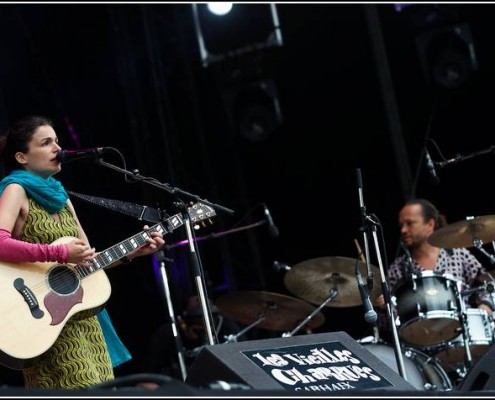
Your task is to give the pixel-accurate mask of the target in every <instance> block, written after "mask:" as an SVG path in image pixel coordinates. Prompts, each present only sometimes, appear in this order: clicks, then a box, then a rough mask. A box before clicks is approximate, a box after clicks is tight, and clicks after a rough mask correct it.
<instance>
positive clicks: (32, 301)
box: [14, 278, 45, 319]
mask: <svg viewBox="0 0 495 400" xmlns="http://www.w3.org/2000/svg"><path fill="white" fill-rule="evenodd" d="M14 287H15V288H16V290H17V291H18V292H19V294H20V295H21V296H22V298H23V299H24V301H25V302H26V304H27V305H28V307H29V310H30V311H31V315H32V316H33V317H34V318H36V319H40V318H43V315H44V314H45V313H44V312H43V310H41V309H40V307H39V303H38V300H36V296H35V295H34V293H33V291H32V290H31V289H29V288H28V287H27V286H26V285H25V284H24V279H22V278H17V279H16V280H15V281H14Z"/></svg>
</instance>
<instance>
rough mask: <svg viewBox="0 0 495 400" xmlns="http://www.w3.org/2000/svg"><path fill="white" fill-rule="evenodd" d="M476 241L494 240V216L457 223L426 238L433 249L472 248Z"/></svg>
mask: <svg viewBox="0 0 495 400" xmlns="http://www.w3.org/2000/svg"><path fill="white" fill-rule="evenodd" d="M476 239H480V240H481V241H482V242H483V243H487V242H491V241H493V240H495V215H485V216H481V217H474V218H473V219H466V220H465V221H458V222H454V223H452V224H449V225H446V226H444V227H442V228H439V229H437V230H436V231H435V232H433V233H432V234H431V235H430V237H429V238H428V242H429V243H430V244H431V245H433V246H435V247H443V248H446V249H454V248H459V247H466V248H468V247H473V246H475V245H476Z"/></svg>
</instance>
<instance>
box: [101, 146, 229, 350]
mask: <svg viewBox="0 0 495 400" xmlns="http://www.w3.org/2000/svg"><path fill="white" fill-rule="evenodd" d="M119 154H120V153H119ZM94 162H95V164H97V165H102V166H104V167H107V168H110V169H113V170H115V171H118V172H121V173H123V174H124V175H125V176H126V177H129V178H130V180H131V182H133V183H135V182H144V183H147V184H149V185H152V186H155V187H157V188H159V189H163V190H165V191H167V192H168V193H170V194H172V195H173V196H175V197H176V198H177V199H179V200H180V201H179V202H176V203H179V204H180V205H181V206H182V209H183V210H182V213H183V216H184V221H183V222H184V225H185V227H186V232H187V238H188V242H189V248H190V255H191V260H192V264H193V272H194V274H195V283H196V286H197V292H198V298H199V300H200V303H201V308H202V311H203V319H204V326H205V330H206V336H207V339H208V344H210V345H213V344H216V343H218V339H217V338H216V334H215V338H214V336H213V327H212V322H211V319H212V318H211V310H210V308H209V304H208V303H209V302H208V296H207V294H206V285H205V282H204V274H203V273H202V269H201V261H200V258H199V255H198V252H197V249H196V243H195V241H194V239H193V236H192V231H191V221H190V217H189V213H188V210H187V207H185V204H184V202H183V201H182V199H181V197H183V198H187V199H189V200H194V201H196V202H200V203H202V204H204V205H208V206H210V207H212V208H216V209H218V210H221V211H224V212H226V213H229V214H233V213H234V210H231V209H229V208H227V207H224V206H222V205H219V204H212V203H211V202H209V201H207V200H205V199H201V198H200V197H199V196H197V195H194V194H191V193H188V192H186V191H184V190H182V189H180V188H178V187H172V186H170V185H169V184H168V183H161V182H159V181H158V180H157V179H154V178H150V177H145V176H142V175H140V174H139V171H138V170H137V169H136V170H133V171H132V172H131V171H127V170H126V169H123V168H120V167H117V166H116V165H113V164H110V163H107V162H105V161H104V160H103V159H102V158H100V157H98V158H96V159H95V160H94Z"/></svg>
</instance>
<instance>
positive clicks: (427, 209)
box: [405, 199, 447, 230]
mask: <svg viewBox="0 0 495 400" xmlns="http://www.w3.org/2000/svg"><path fill="white" fill-rule="evenodd" d="M413 204H419V205H420V206H421V210H422V212H423V221H424V222H428V221H429V220H430V219H433V220H434V221H435V229H434V230H437V229H439V228H441V227H443V226H446V225H447V218H446V217H445V215H443V214H440V212H439V211H438V209H437V208H436V207H435V206H434V205H433V203H432V202H431V201H428V200H426V199H411V200H409V201H407V202H406V204H405V205H407V206H410V205H413Z"/></svg>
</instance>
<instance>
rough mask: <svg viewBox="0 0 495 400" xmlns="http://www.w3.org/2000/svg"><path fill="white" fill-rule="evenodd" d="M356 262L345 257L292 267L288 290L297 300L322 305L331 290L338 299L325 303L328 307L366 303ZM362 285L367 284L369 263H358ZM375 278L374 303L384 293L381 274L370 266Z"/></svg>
mask: <svg viewBox="0 0 495 400" xmlns="http://www.w3.org/2000/svg"><path fill="white" fill-rule="evenodd" d="M355 267H356V260H355V259H353V258H346V257H321V258H313V259H311V260H307V261H303V262H301V263H299V264H296V265H294V266H292V268H291V269H290V271H288V272H287V273H286V274H285V277H284V283H285V287H286V288H287V289H288V290H289V291H290V292H291V293H292V294H294V295H296V296H297V297H300V298H301V299H303V300H306V301H308V302H310V303H312V304H318V305H321V304H323V303H324V302H325V300H326V299H327V298H328V296H329V293H330V290H331V289H332V288H335V289H337V296H336V297H335V298H334V299H333V300H332V301H330V302H328V303H327V304H326V306H327V307H353V306H359V305H360V304H363V302H362V300H361V295H360V292H359V287H358V284H357V279H356V274H355V271H356V269H355ZM358 267H359V271H360V273H361V277H362V279H363V283H364V284H367V277H368V274H367V268H366V263H364V262H361V261H359V262H358ZM370 270H371V273H372V275H373V288H372V290H371V292H370V299H371V301H373V300H374V299H376V298H377V297H378V296H379V295H380V294H381V293H382V290H381V281H380V272H379V270H378V268H376V267H375V266H373V265H370Z"/></svg>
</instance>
